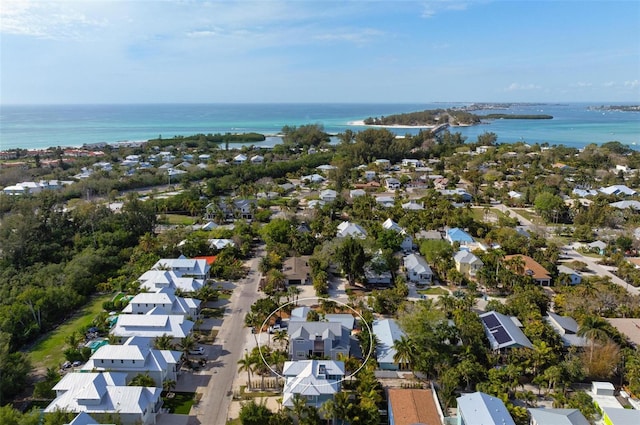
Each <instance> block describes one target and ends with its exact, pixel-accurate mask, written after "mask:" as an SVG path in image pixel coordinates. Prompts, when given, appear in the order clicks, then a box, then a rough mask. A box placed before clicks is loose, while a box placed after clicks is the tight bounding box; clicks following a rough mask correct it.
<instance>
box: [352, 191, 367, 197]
mask: <svg viewBox="0 0 640 425" xmlns="http://www.w3.org/2000/svg"><path fill="white" fill-rule="evenodd" d="M366 194H367V192H365V191H364V190H363V189H352V190H350V191H349V197H350V198H351V199H354V198H358V197H360V196H364V195H366Z"/></svg>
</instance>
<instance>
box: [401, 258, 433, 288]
mask: <svg viewBox="0 0 640 425" xmlns="http://www.w3.org/2000/svg"><path fill="white" fill-rule="evenodd" d="M404 269H405V271H406V273H407V279H408V280H409V281H410V282H413V283H416V284H418V285H428V284H430V283H431V282H432V281H433V272H432V271H431V267H429V264H427V261H426V260H425V259H424V258H422V257H421V256H419V255H417V254H409V255H407V256H406V257H404Z"/></svg>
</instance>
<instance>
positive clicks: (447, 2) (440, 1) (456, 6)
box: [421, 0, 469, 18]
mask: <svg viewBox="0 0 640 425" xmlns="http://www.w3.org/2000/svg"><path fill="white" fill-rule="evenodd" d="M468 6H469V2H465V1H457V0H434V1H426V2H423V3H422V14H421V16H422V17H423V18H432V17H434V16H435V15H437V14H438V13H442V12H447V11H454V12H459V11H463V10H467V8H468Z"/></svg>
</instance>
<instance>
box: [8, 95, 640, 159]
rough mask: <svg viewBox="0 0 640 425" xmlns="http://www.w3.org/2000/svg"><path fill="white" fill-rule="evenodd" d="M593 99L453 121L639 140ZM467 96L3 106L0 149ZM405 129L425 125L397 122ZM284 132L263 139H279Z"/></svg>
mask: <svg viewBox="0 0 640 425" xmlns="http://www.w3.org/2000/svg"><path fill="white" fill-rule="evenodd" d="M600 104H602V103H593V104H535V105H516V106H513V107H511V108H509V109H508V110H492V111H477V112H476V113H478V114H483V113H502V112H504V113H517V114H530V113H531V114H538V113H539V114H542V113H544V114H549V115H553V116H554V119H552V120H494V121H490V122H488V123H485V124H482V125H478V126H473V127H459V128H453V129H451V131H452V132H460V133H461V134H462V135H463V136H465V137H466V138H467V140H468V141H475V140H476V138H477V136H478V135H480V134H482V133H484V132H487V131H489V132H493V133H496V134H497V135H498V142H502V143H511V142H516V141H526V142H528V143H545V142H546V143H549V144H551V145H554V144H564V145H567V146H576V147H582V146H585V145H587V144H589V143H597V144H601V143H605V142H608V141H614V140H615V141H619V142H622V143H625V144H629V145H632V146H634V145H635V144H637V145H638V146H640V113H638V112H615V111H607V112H602V111H595V110H589V106H598V105H600ZM462 105H464V104H462V103H424V104H227V105H223V104H210V105H206V104H197V105H188V104H163V105H51V106H35V105H23V106H17V105H16V106H11V105H2V106H0V150H3V149H10V148H17V147H19V148H24V149H33V148H45V147H50V146H81V145H82V144H84V143H98V142H106V143H115V142H119V141H127V140H148V139H150V138H156V137H158V136H159V135H161V136H162V137H163V138H171V137H173V136H175V135H190V134H195V133H227V132H231V133H244V132H259V133H264V134H276V133H278V132H279V131H280V130H281V129H282V127H283V126H285V125H295V126H299V125H303V124H312V123H313V124H315V123H320V124H322V125H323V126H324V128H325V130H326V131H327V132H330V133H340V132H343V131H345V130H346V129H352V130H354V131H359V130H362V129H363V128H364V127H361V126H356V125H352V123H353V122H354V121H358V120H363V119H365V118H368V117H375V116H381V115H390V114H395V113H402V112H413V111H420V110H425V109H435V108H447V107H449V106H462ZM393 131H394V132H396V133H397V134H400V135H404V134H416V133H417V132H418V131H419V130H418V129H393ZM278 141H279V139H278V138H268V140H267V141H265V142H263V143H262V145H265V146H270V145H271V146H272V145H273V144H275V143H278Z"/></svg>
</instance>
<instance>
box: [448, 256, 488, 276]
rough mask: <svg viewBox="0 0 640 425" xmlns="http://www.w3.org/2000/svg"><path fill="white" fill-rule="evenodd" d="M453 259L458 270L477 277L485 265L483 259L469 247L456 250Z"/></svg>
mask: <svg viewBox="0 0 640 425" xmlns="http://www.w3.org/2000/svg"><path fill="white" fill-rule="evenodd" d="M453 261H454V262H455V264H456V270H458V271H459V272H460V273H462V274H463V275H465V276H468V277H475V276H476V275H477V274H478V272H479V271H480V269H481V268H482V266H484V263H483V262H482V260H480V259H479V258H478V257H476V256H475V255H474V254H473V253H472V252H471V251H469V250H467V249H461V250H460V251H458V252H456V253H455V255H454V256H453Z"/></svg>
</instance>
